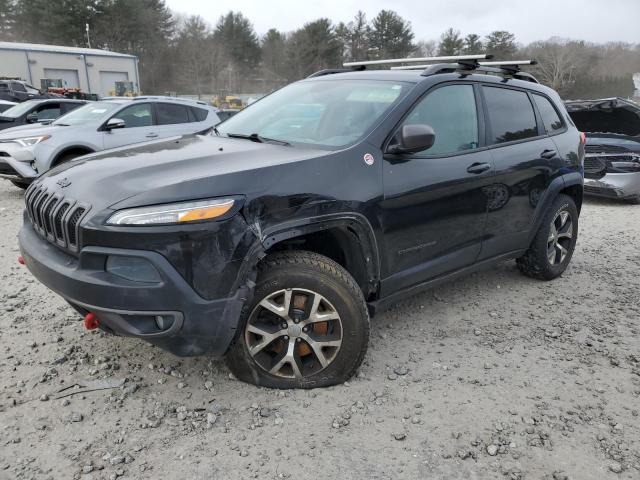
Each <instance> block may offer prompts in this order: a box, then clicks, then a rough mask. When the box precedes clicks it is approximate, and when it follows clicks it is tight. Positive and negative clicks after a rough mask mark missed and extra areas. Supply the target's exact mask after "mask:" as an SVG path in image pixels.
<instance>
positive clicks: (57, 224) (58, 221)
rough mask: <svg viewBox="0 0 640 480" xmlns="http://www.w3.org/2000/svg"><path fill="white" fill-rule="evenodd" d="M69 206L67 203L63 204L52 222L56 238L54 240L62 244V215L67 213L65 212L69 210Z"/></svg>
mask: <svg viewBox="0 0 640 480" xmlns="http://www.w3.org/2000/svg"><path fill="white" fill-rule="evenodd" d="M69 206H70V205H69V203H64V204H63V205H61V206H60V208H59V209H58V212H57V213H56V216H55V218H54V220H53V230H54V236H55V237H56V240H58V241H61V242H64V228H63V223H62V219H63V218H64V214H65V213H67V210H69Z"/></svg>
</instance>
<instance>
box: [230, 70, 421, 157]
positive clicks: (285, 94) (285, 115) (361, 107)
mask: <svg viewBox="0 0 640 480" xmlns="http://www.w3.org/2000/svg"><path fill="white" fill-rule="evenodd" d="M411 85H412V84H407V83H402V82H388V81H375V80H321V81H306V82H300V83H294V84H292V85H289V86H287V87H284V88H283V89H281V90H278V91H277V92H274V93H273V94H271V95H269V96H267V97H264V98H263V99H261V100H260V101H258V102H256V103H254V104H252V105H251V106H250V107H247V108H246V109H244V110H242V111H240V112H239V113H238V114H236V115H235V116H233V117H231V118H230V119H229V120H227V121H225V122H224V123H223V124H221V125H219V126H218V131H219V132H220V134H221V135H229V134H230V135H234V134H235V135H253V134H257V135H258V136H259V137H261V138H264V139H265V141H266V140H268V139H273V140H281V141H284V142H288V143H291V144H293V145H295V144H307V145H313V146H316V147H324V148H328V149H338V148H344V147H347V146H349V145H353V144H354V143H355V142H357V141H358V140H359V139H360V138H362V137H363V136H364V135H365V134H366V133H368V132H369V130H370V129H371V128H372V127H373V126H374V125H375V124H376V123H377V122H378V120H379V119H380V118H382V116H383V115H384V114H385V113H386V112H387V111H388V110H389V108H390V107H391V106H392V105H394V104H395V103H396V102H397V101H398V100H399V99H401V98H402V97H404V95H405V94H406V93H407V91H408V90H409V89H410V87H411Z"/></svg>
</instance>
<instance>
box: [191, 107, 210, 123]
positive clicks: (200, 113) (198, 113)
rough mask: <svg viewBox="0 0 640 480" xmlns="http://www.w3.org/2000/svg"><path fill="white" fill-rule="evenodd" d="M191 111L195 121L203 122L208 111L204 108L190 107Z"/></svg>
mask: <svg viewBox="0 0 640 480" xmlns="http://www.w3.org/2000/svg"><path fill="white" fill-rule="evenodd" d="M191 113H193V116H194V118H195V119H196V122H204V121H205V120H206V119H207V116H209V112H208V111H207V110H205V109H204V108H197V107H191Z"/></svg>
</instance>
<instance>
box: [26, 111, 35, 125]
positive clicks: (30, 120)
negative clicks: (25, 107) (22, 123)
mask: <svg viewBox="0 0 640 480" xmlns="http://www.w3.org/2000/svg"><path fill="white" fill-rule="evenodd" d="M26 120H27V123H38V114H37V113H36V112H31V113H30V114H29V115H27V119H26Z"/></svg>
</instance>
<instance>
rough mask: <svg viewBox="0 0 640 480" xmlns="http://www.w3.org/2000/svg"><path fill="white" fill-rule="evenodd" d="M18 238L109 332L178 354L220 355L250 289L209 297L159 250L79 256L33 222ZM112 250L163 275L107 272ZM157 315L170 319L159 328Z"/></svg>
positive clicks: (46, 277) (35, 265)
mask: <svg viewBox="0 0 640 480" xmlns="http://www.w3.org/2000/svg"><path fill="white" fill-rule="evenodd" d="M19 241H20V250H21V252H22V256H23V257H24V259H25V263H26V266H27V267H28V268H29V270H30V271H31V273H32V274H33V275H34V276H35V277H36V278H37V279H38V280H39V281H40V282H42V283H43V284H44V285H46V286H47V287H48V288H50V289H51V290H53V291H55V292H56V293H58V294H59V295H61V296H62V297H63V298H64V299H65V300H67V301H68V302H69V303H70V304H71V305H72V306H73V307H74V308H76V310H78V311H79V312H81V313H86V312H93V313H95V315H96V316H97V317H98V320H99V321H100V325H101V328H103V329H105V330H107V331H110V332H112V333H116V334H120V335H125V336H131V337H137V338H141V339H143V340H146V341H148V342H150V343H152V344H154V345H157V346H159V347H161V348H163V349H165V350H167V351H169V352H171V353H173V354H175V355H178V356H193V355H203V354H210V355H213V356H221V355H223V354H224V353H225V352H226V350H227V348H228V346H229V344H230V343H231V341H232V340H233V338H234V336H235V332H236V327H237V323H238V319H239V317H240V312H241V309H242V306H243V304H244V301H245V298H246V293H247V292H246V290H245V289H243V288H241V289H239V290H238V291H237V292H236V293H235V295H234V296H231V297H229V298H222V299H215V300H206V299H204V298H202V297H201V296H200V295H198V294H197V293H196V292H195V291H194V290H193V288H191V286H189V284H188V283H187V282H186V281H185V280H184V279H183V278H182V276H181V275H180V274H179V273H178V272H177V271H176V270H175V269H174V268H173V266H172V265H171V264H170V263H169V262H168V261H167V260H166V259H165V258H164V257H163V256H162V255H160V254H158V253H156V252H151V251H146V250H126V249H120V248H107V247H85V248H83V249H82V250H81V251H80V253H79V255H78V257H75V256H72V255H70V254H68V253H65V252H63V251H62V250H60V249H59V248H57V247H56V246H54V245H52V244H50V243H49V242H47V241H46V240H44V239H43V238H41V237H40V236H39V235H38V234H37V233H36V232H35V230H34V229H33V227H32V226H31V225H30V224H29V223H25V224H24V225H23V227H22V229H21V230H20V235H19ZM114 255H115V256H126V257H136V258H142V259H144V260H146V261H147V262H149V263H151V264H152V265H153V267H154V268H155V269H156V270H157V272H158V273H159V276H160V279H161V280H160V281H159V282H154V283H141V282H134V281H131V280H126V279H124V278H122V277H120V276H118V275H114V274H112V273H109V272H107V271H106V270H105V264H106V259H107V257H108V256H114ZM157 316H163V317H165V318H170V319H172V323H171V326H170V327H168V328H167V329H165V330H160V329H159V328H158V327H157V326H156V322H155V319H156V317H157Z"/></svg>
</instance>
